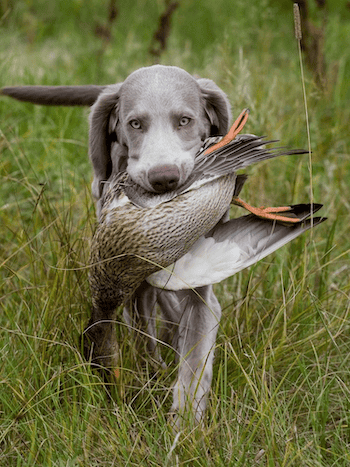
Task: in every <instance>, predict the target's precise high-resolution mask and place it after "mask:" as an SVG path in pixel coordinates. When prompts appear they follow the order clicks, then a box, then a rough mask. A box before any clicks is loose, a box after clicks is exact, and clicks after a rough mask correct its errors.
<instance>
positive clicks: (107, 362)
mask: <svg viewBox="0 0 350 467" xmlns="http://www.w3.org/2000/svg"><path fill="white" fill-rule="evenodd" d="M83 343H84V356H85V358H86V359H87V360H88V361H91V362H92V363H93V364H95V365H97V366H98V367H99V368H101V369H109V370H114V371H115V370H116V368H117V366H118V353H119V346H118V342H117V334H116V309H115V308H111V310H110V311H108V312H107V311H106V310H101V309H99V308H98V307H93V310H92V314H91V318H90V320H89V322H88V325H87V327H86V329H85V330H84V333H83Z"/></svg>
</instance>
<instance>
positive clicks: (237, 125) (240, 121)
mask: <svg viewBox="0 0 350 467" xmlns="http://www.w3.org/2000/svg"><path fill="white" fill-rule="evenodd" d="M248 117H249V109H244V110H243V111H242V112H241V114H240V115H239V117H238V118H237V120H236V121H235V122H234V124H233V125H232V126H231V128H230V130H229V132H228V133H227V135H225V136H224V137H223V138H222V140H221V141H219V142H218V143H216V144H214V145H213V146H210V148H208V149H207V150H206V151H205V153H204V154H210V153H211V152H213V151H215V150H216V149H219V148H222V147H223V146H226V144H228V143H230V142H231V141H232V140H233V139H234V138H235V137H236V136H237V135H238V133H239V132H240V131H241V130H242V129H243V127H244V125H245V124H246V121H247V120H248Z"/></svg>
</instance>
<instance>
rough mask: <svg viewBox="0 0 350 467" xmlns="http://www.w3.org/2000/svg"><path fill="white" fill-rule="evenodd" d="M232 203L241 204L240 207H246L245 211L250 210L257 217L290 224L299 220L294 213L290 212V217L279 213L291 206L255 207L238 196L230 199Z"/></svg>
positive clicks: (290, 208) (289, 209)
mask: <svg viewBox="0 0 350 467" xmlns="http://www.w3.org/2000/svg"><path fill="white" fill-rule="evenodd" d="M232 204H235V205H236V206H241V207H242V208H244V209H246V210H247V211H249V212H251V213H252V214H254V215H255V216H257V217H260V218H261V219H269V220H274V221H279V222H287V223H291V224H295V223H297V222H300V219H299V218H298V217H297V216H295V215H294V214H291V217H289V216H288V215H286V216H284V215H281V214H280V213H288V212H289V211H292V209H293V208H292V207H291V206H279V207H266V208H264V207H263V206H261V207H260V208H256V207H254V206H251V205H250V204H248V203H246V202H245V201H243V200H241V199H240V198H238V197H234V198H233V199H232Z"/></svg>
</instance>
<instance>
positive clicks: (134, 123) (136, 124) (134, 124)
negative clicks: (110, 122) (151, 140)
mask: <svg viewBox="0 0 350 467" xmlns="http://www.w3.org/2000/svg"><path fill="white" fill-rule="evenodd" d="M129 125H130V126H131V127H132V128H133V129H134V130H140V129H141V123H140V122H139V121H138V120H130V122H129Z"/></svg>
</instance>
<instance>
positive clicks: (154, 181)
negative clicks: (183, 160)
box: [148, 164, 180, 193]
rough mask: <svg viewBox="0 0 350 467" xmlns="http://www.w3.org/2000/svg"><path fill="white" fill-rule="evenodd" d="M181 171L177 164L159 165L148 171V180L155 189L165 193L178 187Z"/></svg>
mask: <svg viewBox="0 0 350 467" xmlns="http://www.w3.org/2000/svg"><path fill="white" fill-rule="evenodd" d="M179 180H180V172H179V169H178V167H177V166H176V165H174V164H170V165H157V166H156V167H153V168H152V169H150V171H149V172H148V181H149V183H150V184H151V186H152V188H153V189H154V191H156V192H157V193H164V192H166V191H172V190H175V189H176V188H177V185H178V183H179Z"/></svg>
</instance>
